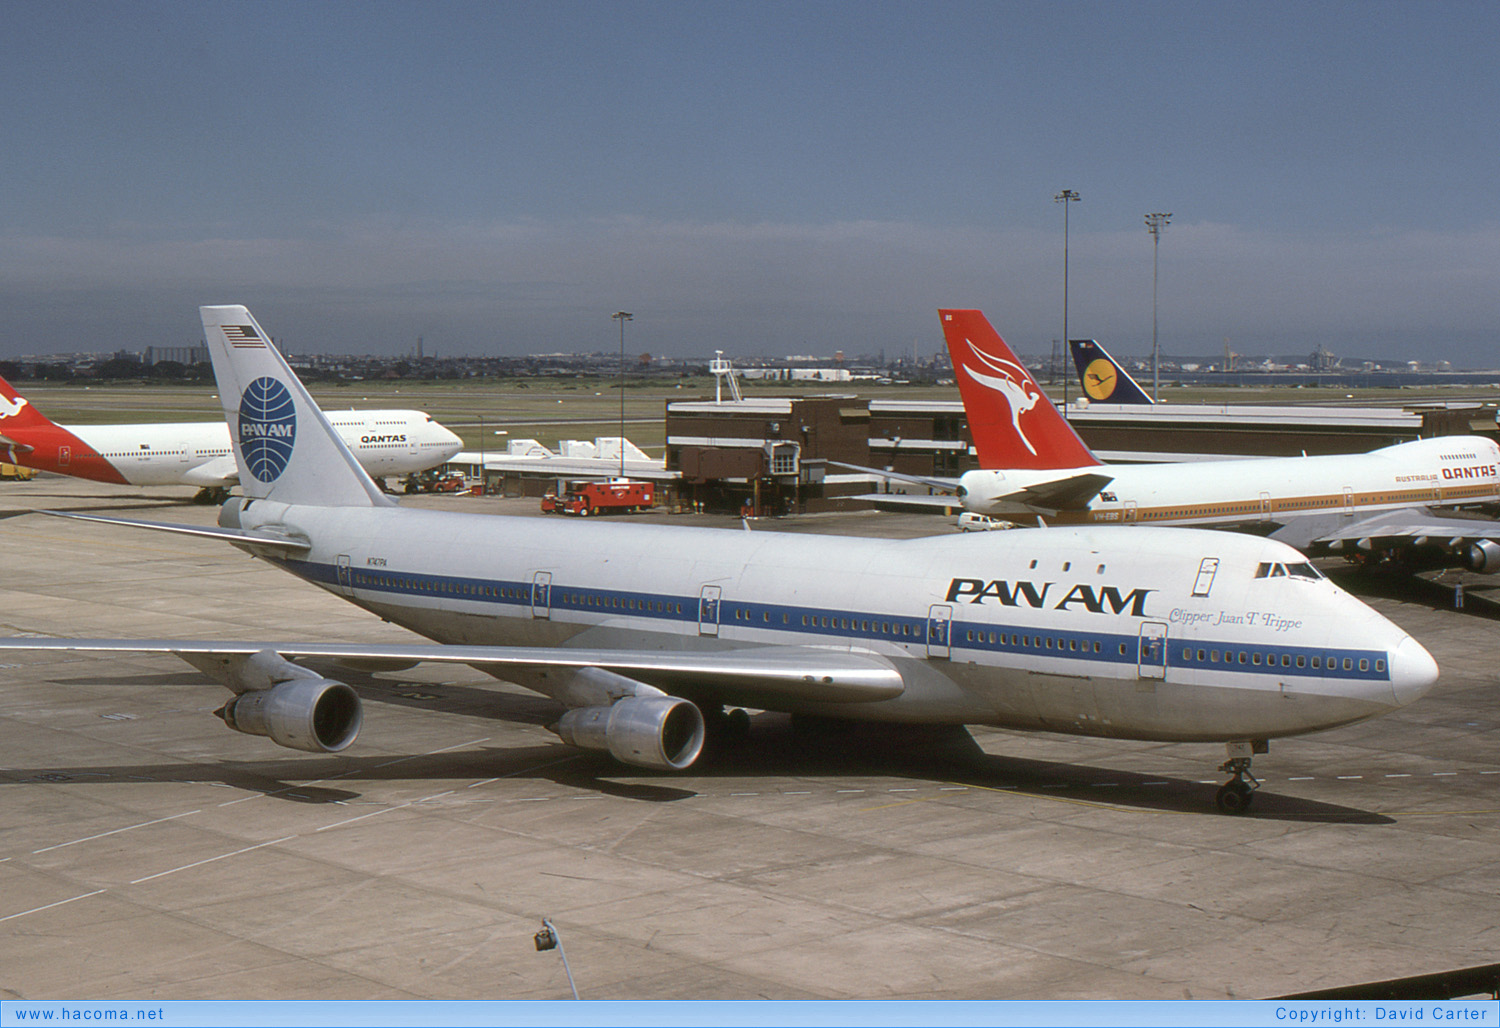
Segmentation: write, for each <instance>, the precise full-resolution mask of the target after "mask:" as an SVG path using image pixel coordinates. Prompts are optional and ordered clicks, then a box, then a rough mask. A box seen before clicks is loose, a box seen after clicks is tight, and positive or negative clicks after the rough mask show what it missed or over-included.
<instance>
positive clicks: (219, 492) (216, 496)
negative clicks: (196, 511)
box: [193, 485, 229, 507]
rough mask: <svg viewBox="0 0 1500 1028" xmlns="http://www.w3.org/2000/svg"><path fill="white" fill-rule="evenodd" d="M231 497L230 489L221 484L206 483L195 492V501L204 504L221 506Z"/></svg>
mask: <svg viewBox="0 0 1500 1028" xmlns="http://www.w3.org/2000/svg"><path fill="white" fill-rule="evenodd" d="M227 499H229V490H228V489H225V488H224V487H223V486H221V485H206V486H204V487H203V488H201V489H199V490H198V491H197V492H196V493H195V494H193V502H194V503H196V504H199V505H202V506H207V505H209V504H212V505H213V506H216V507H217V506H219V505H220V504H222V503H223V502H224V501H225V500H227Z"/></svg>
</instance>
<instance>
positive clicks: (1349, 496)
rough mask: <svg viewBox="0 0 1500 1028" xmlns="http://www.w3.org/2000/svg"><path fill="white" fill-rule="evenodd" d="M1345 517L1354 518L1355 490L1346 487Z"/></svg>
mask: <svg viewBox="0 0 1500 1028" xmlns="http://www.w3.org/2000/svg"><path fill="white" fill-rule="evenodd" d="M1344 517H1346V518H1352V517H1354V490H1353V489H1350V488H1349V487H1348V486H1347V485H1346V486H1344Z"/></svg>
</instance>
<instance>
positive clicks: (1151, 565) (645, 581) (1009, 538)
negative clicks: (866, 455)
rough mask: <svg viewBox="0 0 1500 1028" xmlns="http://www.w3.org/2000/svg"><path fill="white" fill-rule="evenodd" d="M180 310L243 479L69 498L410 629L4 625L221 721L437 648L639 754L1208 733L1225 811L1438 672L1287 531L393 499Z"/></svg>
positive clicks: (249, 721)
mask: <svg viewBox="0 0 1500 1028" xmlns="http://www.w3.org/2000/svg"><path fill="white" fill-rule="evenodd" d="M202 317H203V327H204V333H205V339H206V340H207V342H208V346H209V348H210V351H211V353H212V355H213V360H214V372H215V375H216V376H217V378H218V385H219V395H220V397H221V399H222V403H223V405H224V409H225V415H226V418H227V419H228V421H229V423H230V424H231V425H234V426H236V433H235V438H234V456H235V459H236V461H237V462H238V464H239V475H238V479H239V482H240V487H241V489H242V490H243V492H244V496H243V497H240V498H235V499H232V500H230V501H229V502H227V503H226V504H225V505H224V506H223V508H222V510H221V512H220V515H219V524H218V526H217V527H213V528H205V527H199V526H184V525H172V524H158V523H144V522H137V521H132V520H129V519H124V518H114V517H101V516H98V515H65V516H74V517H87V518H90V519H92V520H95V521H106V522H110V523H114V524H122V525H131V526H134V527H146V528H153V529H157V530H161V531H170V532H178V533H187V534H190V535H196V536H199V537H205V538H210V539H219V540H223V541H227V542H229V543H231V544H233V545H235V546H237V547H239V548H240V549H242V550H245V551H246V552H248V553H251V554H253V555H255V556H256V557H259V558H261V559H263V560H266V561H268V562H270V563H271V564H274V565H275V566H277V567H280V568H282V569H285V570H286V571H288V572H290V573H292V574H294V575H297V576H298V577H300V578H302V579H304V580H306V581H307V582H309V583H312V584H313V585H316V586H318V587H320V588H323V589H326V590H328V591H329V592H332V593H334V594H335V595H338V596H340V597H343V598H345V599H347V600H349V601H350V602H352V603H355V604H358V605H359V606H361V607H363V608H365V609H366V610H369V611H371V612H373V613H375V614H376V615H378V616H380V617H381V618H384V619H386V620H388V621H391V622H393V623H395V624H398V625H402V626H405V627H407V628H410V629H412V630H414V631H416V632H418V633H420V634H422V635H423V636H425V637H427V638H428V639H431V640H433V641H432V642H431V643H422V644H416V645H413V644H410V643H405V642H396V643H390V644H381V645H370V644H361V645H351V644H340V643H304V642H292V641H286V640H278V641H258V642H228V641H221V640H199V641H179V640H105V639H34V638H18V639H6V640H0V649H6V648H10V649H32V648H46V649H57V650H77V651H144V652H158V653H171V654H175V655H177V656H179V657H181V658H182V659H183V660H185V661H187V662H188V663H189V664H191V665H192V666H193V667H195V668H197V669H198V670H200V671H202V672H204V673H205V674H207V675H209V676H210V677H212V678H213V679H215V680H216V681H218V682H219V683H220V684H222V685H224V686H226V687H228V689H229V690H230V691H231V693H232V694H233V696H232V698H231V699H230V700H229V701H228V702H227V703H226V704H225V705H224V708H223V709H222V710H220V711H219V712H218V714H219V716H220V717H221V718H222V719H223V720H224V722H225V723H226V724H227V725H228V726H229V727H230V728H232V729H235V730H236V731H240V732H247V733H251V734H257V735H265V736H269V737H270V738H271V739H272V740H273V741H274V742H277V743H279V744H281V745H283V746H287V747H291V748H294V749H300V750H305V751H310V752H317V753H326V752H335V751H339V750H342V749H344V748H345V747H347V746H349V745H350V744H351V743H353V741H354V739H355V736H356V735H357V733H358V731H359V728H360V724H361V721H362V714H361V704H360V698H359V696H358V695H357V694H356V693H355V691H354V690H353V689H352V688H350V687H349V686H348V685H346V684H343V683H341V682H339V681H337V680H336V679H335V678H331V677H326V675H328V674H333V673H336V671H337V668H338V666H339V665H340V664H349V665H353V666H358V667H362V668H366V669H368V668H371V667H376V668H391V669H397V668H402V667H407V666H410V665H411V664H413V663H416V662H419V661H440V662H443V661H446V662H452V663H463V664H468V665H471V666H473V667H475V668H479V669H481V670H483V671H485V672H488V673H490V674H493V675H494V676H496V677H497V678H503V679H505V680H507V681H511V682H515V683H517V684H519V685H522V686H525V687H528V688H531V689H534V690H536V691H537V692H540V693H542V694H545V695H546V696H548V697H551V698H552V699H553V700H555V701H556V703H557V719H556V722H555V724H554V725H553V726H552V727H553V729H554V731H555V732H556V733H557V735H558V736H559V737H560V739H561V740H562V742H563V743H566V744H571V745H574V746H578V747H582V748H585V749H594V750H602V751H606V752H608V753H609V754H611V755H612V756H614V757H615V758H616V759H618V760H620V761H622V762H624V763H626V764H631V765H635V766H638V767H644V768H649V769H652V770H656V771H673V770H683V769H686V768H688V767H690V766H691V765H692V764H693V763H694V762H695V761H696V760H697V759H698V757H699V755H700V753H701V752H702V750H703V747H704V743H705V739H706V738H709V737H713V738H721V737H723V736H725V735H727V734H729V733H727V732H724V733H714V732H709V731H708V730H707V729H708V728H709V726H710V725H722V726H724V727H725V728H728V727H731V726H740V727H743V726H744V725H745V724H746V723H747V722H748V720H749V719H748V718H747V716H746V715H745V713H744V709H745V708H751V709H759V710H767V711H782V712H787V713H791V714H793V715H812V716H817V717H821V718H836V719H843V720H871V721H885V722H895V723H908V724H948V725H963V724H985V725H997V726H1001V727H1005V728H1010V729H1017V730H1032V731H1051V732H1064V733H1071V734H1081V735H1089V736H1096V737H1102V738H1117V739H1147V740H1161V741H1173V742H1215V743H1219V744H1223V745H1225V746H1226V748H1227V751H1228V756H1229V760H1228V761H1227V762H1226V763H1225V764H1224V765H1223V768H1222V770H1224V771H1225V772H1226V773H1228V774H1230V775H1232V778H1231V780H1230V781H1229V782H1228V783H1226V784H1225V786H1224V787H1223V788H1222V789H1220V790H1219V793H1218V797H1217V803H1218V806H1219V808H1220V809H1221V810H1224V811H1226V812H1238V811H1241V810H1243V809H1245V807H1246V806H1247V805H1248V803H1249V802H1250V798H1251V795H1252V790H1253V788H1254V786H1255V784H1257V783H1256V782H1255V779H1254V778H1253V776H1251V774H1250V759H1251V754H1252V753H1264V752H1266V746H1267V741H1268V740H1270V739H1272V738H1277V737H1282V736H1295V735H1301V734H1304V733H1307V732H1313V731H1318V730H1321V729H1326V728H1332V727H1335V726H1338V725H1345V724H1350V723H1353V722H1357V721H1362V720H1365V719H1367V718H1372V717H1378V716H1380V715H1382V714H1386V713H1388V712H1390V711H1393V710H1396V709H1397V708H1399V707H1401V706H1403V705H1405V704H1407V703H1410V702H1412V701H1414V700H1416V699H1417V698H1418V697H1420V696H1421V695H1423V694H1424V693H1425V692H1426V691H1427V690H1428V689H1429V688H1430V687H1431V686H1432V684H1433V682H1434V681H1436V679H1437V674H1438V670H1437V665H1436V664H1435V663H1434V662H1433V659H1432V657H1431V656H1430V655H1429V654H1428V653H1427V651H1426V650H1425V649H1423V648H1422V646H1421V645H1420V644H1419V643H1418V642H1417V641H1416V640H1415V639H1413V638H1411V637H1410V636H1409V635H1408V634H1407V633H1406V632H1405V631H1403V630H1402V629H1401V628H1400V627H1399V626H1397V625H1395V624H1393V623H1391V622H1390V621H1388V620H1387V619H1385V618H1384V617H1382V616H1381V615H1380V614H1378V613H1376V612H1375V611H1374V610H1372V609H1370V608H1369V607H1368V606H1366V605H1365V604H1363V603H1361V602H1360V601H1359V600H1357V599H1356V598H1354V597H1353V596H1350V595H1349V594H1347V593H1345V592H1344V591H1343V590H1341V589H1339V588H1338V587H1337V586H1335V585H1334V584H1333V583H1331V582H1329V581H1328V580H1327V579H1325V578H1324V577H1323V576H1322V575H1320V574H1318V572H1317V571H1316V570H1315V569H1314V568H1313V567H1312V565H1310V564H1308V563H1306V561H1305V560H1304V558H1303V557H1302V556H1301V555H1300V554H1299V553H1297V552H1296V551H1295V550H1293V549H1291V548H1290V547H1287V546H1285V545H1283V544H1281V543H1278V542H1275V541H1272V540H1267V539H1262V538H1256V537H1253V536H1248V535H1235V534H1229V533H1221V532H1204V531H1197V530H1192V529H1163V528H1144V527H1132V528H1125V529H1122V528H1105V527H1098V526H1080V527H1075V528H1066V527H1064V528H1053V529H1049V530H1047V531H1032V532H992V533H984V534H982V535H981V536H978V537H975V536H968V535H958V534H949V535H944V536H934V537H928V538H920V539H910V540H889V539H869V538H858V537H848V536H844V537H839V536H819V535H810V534H799V533H780V532H743V531H726V530H720V529H703V528H685V527H678V526H666V525H654V524H646V525H643V524H600V523H597V522H595V521H593V520H592V519H590V520H589V521H585V522H566V523H562V522H559V521H557V520H556V519H547V518H535V517H532V518H525V517H519V518H518V517H499V516H491V515H484V514H463V513H450V512H442V511H432V510H414V509H404V508H402V507H401V506H399V504H397V503H396V501H394V500H392V499H391V498H389V497H387V496H385V495H383V494H382V493H381V492H380V490H379V489H377V488H376V487H375V485H374V483H373V482H372V481H371V480H370V478H369V476H368V475H367V474H366V473H365V472H364V471H363V470H362V469H361V468H360V466H359V464H358V462H357V461H355V459H354V457H353V456H352V454H351V452H350V448H349V446H347V445H346V444H345V442H344V440H343V439H341V438H340V436H339V434H338V432H337V431H335V430H334V427H333V426H332V425H331V424H330V423H329V419H328V418H327V417H325V416H324V414H323V412H322V411H320V410H319V409H318V407H317V405H316V404H315V403H314V402H313V400H312V398H311V397H310V396H309V395H308V393H307V391H306V390H305V389H304V388H303V386H302V383H301V382H300V381H298V379H297V377H296V376H295V375H294V374H293V373H292V371H291V369H290V368H289V367H288V366H287V364H286V362H285V361H284V360H283V359H282V358H281V355H280V354H279V353H277V351H276V349H275V347H274V346H272V345H271V344H270V343H269V342H263V341H265V340H268V339H269V337H268V336H267V335H266V333H265V332H263V331H261V330H260V327H259V326H258V325H256V324H255V321H254V319H252V318H251V316H250V312H249V311H247V310H246V309H245V308H243V307H240V306H223V307H204V308H202ZM246 340H249V341H250V342H245V341H246ZM1005 420H1006V421H1007V422H1009V421H1010V420H1011V419H1010V418H1009V417H1008V416H1007V417H1006V418H1005ZM278 426H285V427H278ZM1037 450H1038V451H1039V452H1040V453H1045V452H1047V446H1046V445H1045V444H1044V443H1040V442H1039V443H1038V445H1037ZM1174 610H1176V611H1178V616H1176V617H1173V616H1172V615H1171V613H1170V612H1172V611H1174ZM1238 610H1245V611H1255V612H1261V611H1276V612H1278V613H1277V614H1276V615H1274V617H1267V616H1266V615H1263V614H1260V613H1257V614H1255V615H1254V616H1231V615H1229V613H1228V612H1230V611H1238ZM1183 612H1187V613H1189V614H1193V615H1203V616H1202V617H1198V616H1194V617H1191V618H1188V617H1185V616H1183ZM315 668H316V670H315ZM497 702H504V701H503V699H497Z"/></svg>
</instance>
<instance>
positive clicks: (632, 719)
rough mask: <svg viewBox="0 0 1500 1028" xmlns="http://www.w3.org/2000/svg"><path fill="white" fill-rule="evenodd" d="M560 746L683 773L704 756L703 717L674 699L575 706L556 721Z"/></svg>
mask: <svg viewBox="0 0 1500 1028" xmlns="http://www.w3.org/2000/svg"><path fill="white" fill-rule="evenodd" d="M555 731H556V732H557V734H558V735H559V736H561V737H562V740H563V742H565V743H568V744H569V745H572V746H579V747H582V748H583V749H586V750H608V751H609V753H610V754H611V755H612V756H613V757H614V758H615V759H616V760H618V761H621V762H622V763H625V764H634V765H635V766H637V767H648V768H651V769H653V770H656V771H681V770H683V769H684V768H686V767H688V766H690V765H691V764H692V763H693V761H695V760H697V759H698V754H700V753H701V752H703V714H702V712H701V711H699V710H698V708H697V707H695V706H694V705H693V704H691V703H689V702H688V701H687V700H682V699H677V698H675V697H672V696H630V697H626V698H625V699H622V700H618V701H616V702H615V703H613V704H611V705H610V706H608V707H579V708H576V709H574V710H570V711H568V712H567V713H565V714H564V715H563V716H562V718H561V719H559V720H558V722H557V726H556V728H555Z"/></svg>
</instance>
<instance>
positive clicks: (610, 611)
mask: <svg viewBox="0 0 1500 1028" xmlns="http://www.w3.org/2000/svg"><path fill="white" fill-rule="evenodd" d="M272 562H273V563H275V564H279V565H280V566H281V567H283V568H285V569H286V570H288V571H290V572H291V573H292V574H294V575H297V576H298V577H299V578H302V579H305V580H306V581H309V582H313V583H316V584H318V585H322V586H327V587H337V586H338V585H339V569H338V567H337V566H336V565H333V564H324V563H319V562H315V561H304V560H293V559H287V558H272ZM346 574H347V576H348V583H349V585H350V586H351V587H352V588H353V589H355V590H358V591H359V592H362V593H364V594H366V595H367V596H369V595H370V594H384V595H386V596H390V597H401V596H432V597H443V598H445V599H446V598H451V599H456V600H462V601H464V602H465V603H477V604H488V605H491V606H493V607H496V608H499V610H498V611H497V614H498V615H499V616H505V615H512V616H529V615H530V612H531V609H532V593H533V588H534V585H533V583H532V582H531V581H530V580H526V581H507V580H503V579H491V578H468V577H464V576H459V575H431V574H418V573H416V572H406V571H392V570H389V569H385V568H364V567H350V568H348V569H347V571H346ZM548 590H549V593H550V595H549V597H548V602H547V603H546V604H545V605H546V606H547V607H548V608H549V609H550V610H551V611H552V612H554V613H556V612H559V611H567V612H576V613H581V614H585V615H588V614H594V615H600V616H603V615H609V616H620V615H623V616H626V617H632V618H641V619H645V620H657V621H666V622H676V623H683V624H697V623H698V620H699V617H698V615H699V610H698V607H699V597H697V596H677V595H665V594H661V593H642V592H634V591H630V590H620V589H599V588H595V587H589V588H584V587H582V586H574V585H566V584H561V583H559V582H557V581H553V582H552V583H551V584H550V586H549V587H548ZM718 603H719V612H718V625H719V627H720V629H724V628H730V629H733V628H743V629H758V630H762V631H772V632H780V633H787V632H791V633H796V634H798V635H806V636H811V637H815V638H817V639H820V640H825V641H826V640H829V639H836V640H838V641H839V642H840V643H845V644H847V643H850V642H855V641H859V640H869V641H874V640H883V641H885V642H889V643H895V644H898V645H907V646H923V647H925V646H926V645H927V644H928V642H929V639H928V636H927V631H928V620H927V618H925V617H911V616H909V615H899V614H895V615H893V614H882V613H872V612H869V611H853V610H831V609H829V608H826V607H798V606H790V605H785V604H771V603H750V602H744V601H739V600H725V599H720V600H719V601H718ZM961 609H962V608H961V606H960V612H961ZM948 632H949V634H948V642H947V645H948V646H949V648H950V650H951V651H952V652H953V653H955V654H959V653H971V652H977V653H994V654H1013V655H1025V656H1028V657H1044V658H1045V657H1056V658H1058V659H1061V660H1073V661H1079V660H1081V661H1090V662H1096V663H1100V664H1105V665H1120V664H1124V665H1129V666H1131V667H1134V666H1135V665H1136V663H1137V658H1138V646H1139V644H1140V640H1139V637H1138V636H1137V635H1135V634H1131V633H1118V632H1113V633H1112V632H1078V631H1068V630H1058V629H1039V628H1027V627H1017V626H1013V625H1006V624H1002V623H998V622H993V621H984V622H979V621H964V620H960V619H958V618H957V617H955V618H954V619H953V620H952V621H950V622H949V623H948ZM931 641H932V642H934V643H941V640H940V639H939V638H937V637H933V639H932V640H931ZM1165 645H1166V646H1167V647H1168V649H1167V655H1166V665H1167V666H1168V667H1173V668H1180V669H1192V670H1201V671H1228V672H1232V673H1235V674H1250V675H1275V676H1278V677H1281V678H1341V679H1350V680H1355V681H1388V680H1389V679H1390V667H1389V662H1388V661H1387V659H1386V654H1385V653H1384V652H1383V651H1380V650H1354V649H1340V648H1332V647H1311V646H1287V645H1279V644H1278V645H1266V644H1256V645H1247V644H1245V643H1236V642H1212V641H1207V640H1199V639H1193V640H1191V641H1189V640H1185V639H1182V638H1180V637H1176V638H1173V637H1170V636H1169V637H1168V639H1167V640H1166V641H1165ZM1215 653H1217V654H1218V659H1217V660H1214V659H1213V657H1212V655H1213V654H1215ZM1200 654H1201V656H1200ZM1242 654H1243V656H1244V660H1243V661H1242V660H1241V659H1240V657H1241V655H1242ZM1314 661H1317V666H1316V667H1315V666H1314V663H1313V662H1314Z"/></svg>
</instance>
